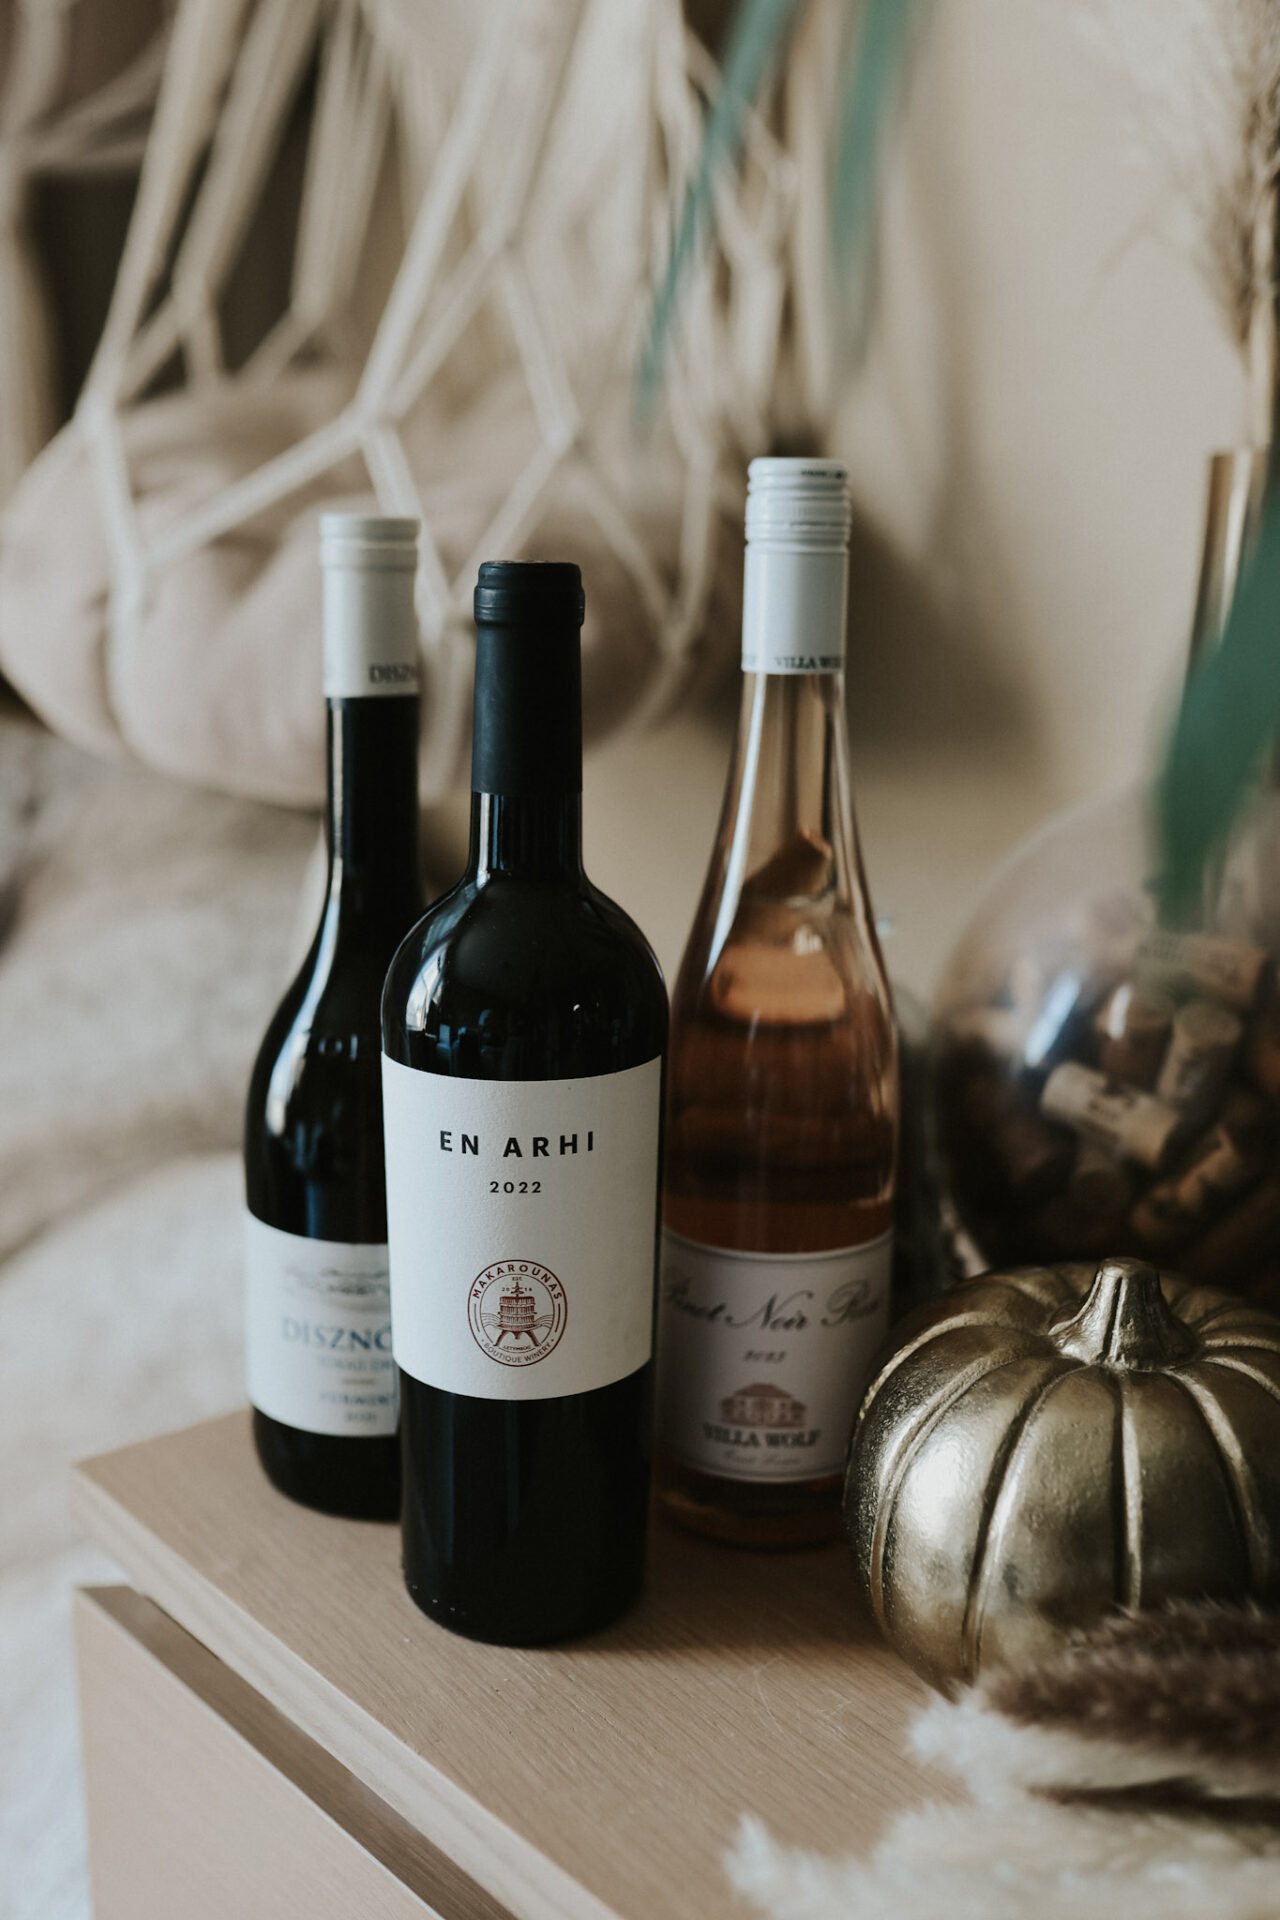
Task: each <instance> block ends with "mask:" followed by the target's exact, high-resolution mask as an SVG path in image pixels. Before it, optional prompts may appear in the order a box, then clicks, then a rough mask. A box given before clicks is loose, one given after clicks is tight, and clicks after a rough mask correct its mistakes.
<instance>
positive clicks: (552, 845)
mask: <svg viewBox="0 0 1280 1920" xmlns="http://www.w3.org/2000/svg"><path fill="white" fill-rule="evenodd" d="M471 789H472V791H471V858H470V867H469V871H470V874H471V876H472V877H473V878H476V879H480V880H484V879H487V878H488V877H489V876H490V875H493V874H508V875H518V876H522V877H526V878H530V879H542V880H547V879H556V878H561V879H572V878H576V877H578V876H580V875H581V872H582V667H581V649H580V643H579V635H578V628H577V626H576V624H575V625H572V626H565V625H536V624H532V623H530V624H521V625H515V624H512V625H507V626H500V625H490V624H488V623H485V624H482V625H480V626H479V627H478V628H477V634H476V681H475V706H474V720H473V727H472V740H471Z"/></svg>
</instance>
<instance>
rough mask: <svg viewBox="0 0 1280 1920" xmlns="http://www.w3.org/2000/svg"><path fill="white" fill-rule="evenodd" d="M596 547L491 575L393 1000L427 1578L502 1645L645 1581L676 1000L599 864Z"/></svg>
mask: <svg viewBox="0 0 1280 1920" xmlns="http://www.w3.org/2000/svg"><path fill="white" fill-rule="evenodd" d="M582 615H583V598H582V583H581V576H580V574H579V572H578V569H577V567H575V566H569V565H561V564H555V563H543V564H537V563H528V564H523V563H518V562H506V561H504V562H491V563H488V564H486V565H485V566H483V567H481V569H480V579H479V584H478V586H477V588H476V593H475V616H476V629H477V645H476V670H475V674H476V677H475V719H474V731H473V739H472V762H471V785H472V794H471V849H470V858H469V862H468V866H467V870H466V872H465V874H464V875H463V877H462V879H461V880H460V881H459V883H458V885H457V886H456V887H455V888H454V889H453V891H452V892H451V893H449V894H446V895H445V897H444V898H443V899H442V900H440V901H439V902H437V904H436V905H435V906H433V907H432V908H431V909H430V910H429V911H428V913H427V914H426V916H425V918H424V919H423V920H422V921H421V922H420V923H419V925H418V926H416V927H415V928H414V930H413V932H412V933H411V934H410V935H409V937H408V938H407V939H406V940H405V942H404V945H403V946H402V947H401V949H400V951H399V953H398V954H397V955H396V957H395V959H394V960H393V961H392V964H391V969H390V972H389V973H388V975H387V984H386V989H385V991H384V994H383V1001H382V1035H383V1049H384V1061H383V1075H384V1079H383V1107H384V1114H385V1124H386V1141H387V1208H388V1223H389V1228H390V1246H391V1297H392V1324H393V1328H394V1339H395V1354H396V1360H397V1363H398V1365H399V1368H400V1405H401V1419H402V1436H401V1437H402V1468H403V1478H404V1499H403V1505H402V1510H401V1524H402V1529H403V1556H404V1572H405V1579H406V1582H407V1584H408V1588H409V1592H410V1593H411V1595H412V1596H413V1598H414V1600H415V1601H416V1602H417V1604H418V1605H419V1606H420V1607H421V1608H422V1609H423V1611H424V1612H426V1613H428V1614H429V1615H430V1616H431V1617H432V1618H433V1619H435V1620H438V1621H440V1622H442V1623H443V1624H444V1625H445V1626H448V1627H452V1628H454V1629H455V1630H456V1631H457V1632H459V1633H464V1634H467V1635H470V1636H471V1637H472V1638H475V1639H479V1640H488V1641H496V1642H501V1643H506V1644H513V1645H514V1644H531V1643H537V1642H546V1641H553V1640H559V1639H564V1638H566V1637H568V1636H570V1635H574V1634H579V1633H585V1632H587V1631H588V1630H590V1629H592V1628H594V1627H597V1626H601V1625H603V1624H604V1623H605V1622H606V1621H608V1620H611V1619H613V1618H614V1617H615V1616H616V1615H617V1614H619V1613H620V1612H622V1610H623V1609H624V1608H625V1607H626V1606H627V1605H628V1604H629V1603H630V1602H631V1600H632V1599H633V1598H634V1597H635V1595H636V1594H637V1593H638V1591H639V1588H640V1585H641V1580H642V1575H643V1565H644V1534H645V1519H646V1509H647V1505H648V1483H649V1472H650V1437H651V1425H652V1421H651V1370H652V1348H653V1318H654V1283H655V1269H656V1251H657V1248H656V1241H657V1228H658V1218H657V1204H658V1168H659V1134H660V1126H661V1112H662V1071H663V1056H664V1052H665V1048H666V1034H667V996H666V989H665V987H664V986H663V982H662V975H661V972H660V970H659V968H658V963H657V961H656V960H655V959H654V957H653V954H652V953H651V951H650V949H649V947H648V945H647V944H646V942H645V940H644V938H643V936H642V935H641V933H640V932H639V930H638V929H637V928H636V927H635V926H634V925H633V924H632V922H631V921H630V920H629V919H628V918H627V917H626V915H625V914H624V913H623V912H622V911H621V910H620V909H619V908H618V907H616V906H615V905H614V904H613V903H612V902H611V901H610V900H607V899H606V898H605V897H604V895H603V894H601V893H600V892H599V891H598V890H597V889H596V888H595V887H593V886H592V885H591V884H590V882H589V881H588V880H587V878H586V876H585V875H584V873H583V870H582V851H581V816H582V798H581V789H582V695H581V665H580V658H579V628H580V626H581V624H582Z"/></svg>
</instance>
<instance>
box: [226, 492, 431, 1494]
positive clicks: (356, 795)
mask: <svg viewBox="0 0 1280 1920" xmlns="http://www.w3.org/2000/svg"><path fill="white" fill-rule="evenodd" d="M416 557H417V523H416V521H413V520H388V519H377V518H371V517H364V516H360V515H356V514H325V515H324V516H323V517H322V519H321V559H322V562H323V567H324V690H325V697H326V701H327V705H328V803H327V807H326V814H325V832H326V840H327V844H328V854H329V870H328V884H327V887H326V890H325V901H324V909H323V912H322V914H321V918H320V925H319V927H318V929H317V931H316V936H315V939H314V940H313V941H312V943H311V950H310V952H309V953H308V955H307V957H306V960H305V962H304V963H303V966H302V970H301V972H300V973H299V974H298V977H297V979H296V980H295V981H294V983H293V985H292V986H291V987H290V988H289V990H288V992H287V993H286V994H285V997H284V999H283V1000H282V1001H281V1003H280V1006H279V1008H278V1009H277V1011H276V1014H275V1016H274V1018H273V1019H272V1021H271V1024H270V1026H269V1027H268V1028H267V1033H266V1037H265V1039H264V1040H263V1042H262V1046H261V1049H260V1051H259V1054H258V1059H257V1064H256V1065H255V1067H254V1070H253V1078H252V1080H251V1082H250V1086H249V1097H248V1103H247V1107H246V1112H245V1129H244V1159H245V1186H246V1198H247V1202H248V1205H247V1210H246V1216H245V1233H246V1256H247V1257H246V1315H245V1340H246V1354H247V1364H248V1388H249V1398H250V1400H251V1402H252V1403H253V1408H254V1414H253V1432H254V1440H255V1442H256V1445H257V1449H258V1456H259V1458H260V1460H261V1461H262V1464H263V1466H264V1467H265V1469H266V1471H267V1474H268V1476H269V1478H270V1479H271V1480H272V1481H273V1482H274V1483H275V1485H276V1486H277V1487H279V1488H280V1489H281V1491H282V1492H283V1493H287V1494H289V1495H290V1496H291V1497H292V1498H293V1499H295V1500H301V1501H303V1502H304V1503H305V1504H306V1505H307V1506H313V1507H322V1508H324V1509H325V1510H326V1511H327V1512H330V1513H342V1514H349V1515H354V1516H356V1517H363V1518H384V1519H392V1518H394V1517H395V1514H396V1512H397V1511H398V1508H399V1482H400V1470H399V1447H398V1442H397V1437H396V1426H397V1416H396V1373H395V1365H394V1361H393V1358H392V1352H391V1306H390V1281H389V1277H388V1266H387V1217H386V1184H385V1178H384V1173H383V1158H382V1093H381V1068H380V1064H379V1056H380V1053H381V1047H380V1038H381V1035H380V1032H379V1000H380V995H381V992H382V982H383V979H384V977H385V975H386V971H387V964H388V962H389V961H390V959H391V956H392V954H393V953H394V952H395V950H396V948H397V946H398V945H399V944H400V941H401V940H402V939H403V938H404V935H405V932H406V930H407V929H408V928H409V927H410V926H411V925H412V924H413V921H414V920H415V918H416V917H417V915H418V914H419V913H420V912H421V910H422V891H421V884H420V880H419V870H418V627H417V621H416V619H415V616H414V606H413V581H414V570H415V566H416Z"/></svg>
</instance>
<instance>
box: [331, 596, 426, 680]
mask: <svg viewBox="0 0 1280 1920" xmlns="http://www.w3.org/2000/svg"><path fill="white" fill-rule="evenodd" d="M419 676H420V668H419V650H418V622H417V617H416V615H415V613H414V607H413V572H412V569H409V570H405V569H403V568H396V567H370V568H367V569H364V570H359V569H357V568H355V567H329V568H327V569H326V572H325V582H324V691H325V698H326V699H328V700H347V699H368V698H370V697H373V696H377V695H384V696H385V695H388V694H396V693H417V691H418V682H419Z"/></svg>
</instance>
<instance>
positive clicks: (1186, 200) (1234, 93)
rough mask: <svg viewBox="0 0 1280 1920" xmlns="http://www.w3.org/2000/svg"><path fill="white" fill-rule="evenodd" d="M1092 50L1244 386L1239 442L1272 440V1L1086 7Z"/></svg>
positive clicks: (1148, 0)
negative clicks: (1129, 115)
mask: <svg viewBox="0 0 1280 1920" xmlns="http://www.w3.org/2000/svg"><path fill="white" fill-rule="evenodd" d="M1081 18H1082V25H1083V28H1084V31H1085V32H1086V34H1087V36H1088V38H1089V40H1090V42H1091V43H1092V44H1093V46H1094V47H1095V48H1096V49H1097V50H1098V51H1099V52H1100V53H1101V54H1102V55H1103V57H1105V58H1106V59H1107V60H1108V61H1109V62H1110V63H1111V64H1112V65H1113V66H1115V67H1117V68H1118V69H1119V70H1120V71H1121V73H1122V74H1123V76H1124V78H1125V80H1126V82H1127V84H1128V85H1129V86H1130V87H1131V88H1132V91H1133V95H1134V98H1135V103H1136V112H1135V132H1136V134H1137V136H1138V140H1139V144H1140V145H1141V147H1142V149H1143V151H1144V157H1145V158H1146V159H1147V160H1148V161H1149V162H1153V163H1154V164H1155V166H1156V167H1157V169H1158V170H1159V171H1160V172H1162V173H1163V174H1164V175H1165V178H1166V181H1167V183H1168V184H1169V185H1171V186H1172V188H1173V204H1172V205H1171V207H1170V209H1169V211H1170V213H1171V215H1172V219H1171V222H1170V224H1171V225H1172V226H1173V227H1174V228H1175V229H1176V230H1177V231H1176V234H1175V237H1176V238H1177V239H1178V240H1179V242H1180V243H1183V244H1186V245H1188V246H1189V248H1190V250H1191V252H1192V254H1193V256H1194V257H1195V258H1196V259H1197V260H1198V261H1199V263H1200V267H1201V270H1202V272H1203V274H1204V277H1205V280H1206V283H1207V285H1208V288H1209V291H1210V292H1211V294H1212V296H1213V299H1214V301H1215V303H1216V305H1217V307H1218V310H1219V312H1220V313H1221V315H1222V318H1223V322H1224V324H1225V326H1226V327H1227V330H1228V332H1229V335H1230V337H1231V340H1232V341H1233V343H1234V344H1235V346H1236V347H1237V348H1238V349H1239V351H1240V353H1241V355H1242V357H1243V360H1244V365H1245V371H1246V378H1247V384H1248V394H1249V401H1248V409H1249V419H1248V422H1247V432H1246V434H1245V438H1246V439H1247V440H1248V441H1250V442H1251V443H1253V444H1255V445H1263V444H1265V443H1266V442H1267V441H1268V440H1269V439H1270V438H1271V424H1272V409H1273V404H1274V397H1275V386H1276V370H1277V356H1276V311H1275V309H1276V231H1275V229H1276V179H1277V163H1278V160H1280V7H1277V6H1276V5H1275V4H1274V0H1092V4H1091V5H1090V6H1089V7H1088V8H1087V10H1086V11H1085V12H1084V13H1083V15H1082V16H1081Z"/></svg>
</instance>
